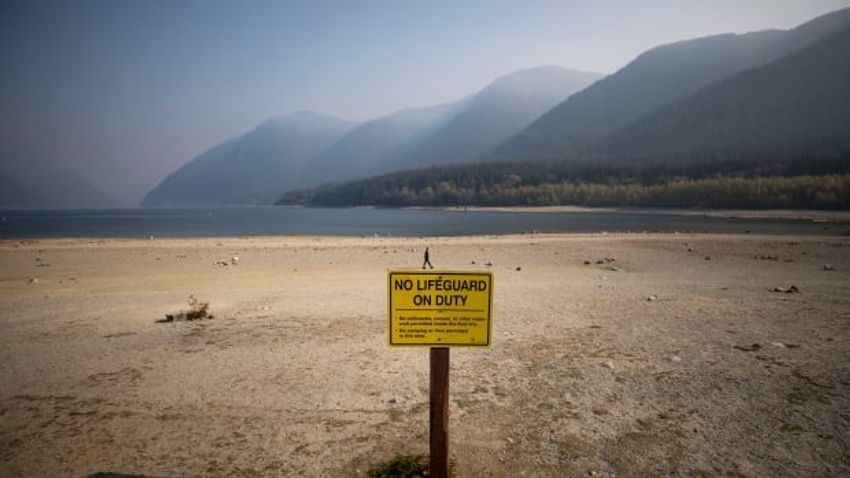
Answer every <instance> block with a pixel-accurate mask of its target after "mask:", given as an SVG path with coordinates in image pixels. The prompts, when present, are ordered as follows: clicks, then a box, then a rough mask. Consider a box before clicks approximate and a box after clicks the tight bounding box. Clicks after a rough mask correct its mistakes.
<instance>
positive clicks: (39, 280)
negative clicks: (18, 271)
mask: <svg viewBox="0 0 850 478" xmlns="http://www.w3.org/2000/svg"><path fill="white" fill-rule="evenodd" d="M27 282H29V283H30V284H38V283H39V282H41V279H39V278H38V277H30V280H29V281H27Z"/></svg>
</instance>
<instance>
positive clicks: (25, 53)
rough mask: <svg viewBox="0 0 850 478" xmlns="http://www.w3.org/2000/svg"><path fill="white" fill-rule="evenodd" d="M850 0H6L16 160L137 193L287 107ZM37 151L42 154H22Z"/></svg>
mask: <svg viewBox="0 0 850 478" xmlns="http://www.w3.org/2000/svg"><path fill="white" fill-rule="evenodd" d="M846 6H850V0H843V1H840V0H749V1H748V0H711V1H705V0H695V1H690V0H646V1H605V0H585V1H569V0H562V1H532V0H516V1H500V0H482V1H462V0H452V1H437V0H429V1H421V2H416V1H355V0H347V1H346V0H339V1H335V2H331V1H316V0H313V1H303V2H295V1H272V2H264V1H229V2H221V1H211V0H202V1H187V0H172V1H156V0H135V1H123V0H105V1H85V0H65V1H61V2H44V1H38V0H24V1H20V2H17V1H10V0H2V1H1V2H0V72H1V74H0V171H2V170H4V169H5V170H12V171H14V170H15V169H16V168H21V167H25V168H36V167H38V165H40V164H41V165H43V164H63V165H65V166H67V167H68V168H69V169H72V170H74V171H77V172H79V173H81V174H82V175H84V176H86V177H88V178H90V179H91V180H92V181H93V182H94V183H95V184H97V185H98V186H100V187H101V188H102V189H104V190H105V191H106V192H107V193H109V194H110V195H112V196H114V197H116V198H118V199H121V200H124V201H128V202H136V201H138V200H139V199H140V198H141V197H142V195H143V194H144V193H145V192H146V191H147V190H148V189H150V188H151V187H152V186H153V185H154V184H155V183H156V182H157V181H158V180H160V179H161V178H162V177H164V176H165V175H166V174H168V173H169V172H171V171H173V170H174V169H176V168H177V167H179V166H180V165H181V164H183V163H185V162H187V161H189V160H190V159H192V158H193V157H194V156H195V155H197V154H199V153H201V152H203V151H204V150H206V149H208V148H209V147H211V146H213V145H215V144H216V143H218V142H220V141H222V140H224V139H227V138H229V137H232V136H235V135H237V134H240V133H242V132H244V131H246V130H248V129H250V128H252V127H254V126H255V125H256V124H258V123H260V122H262V121H263V120H264V119H266V118H268V117H270V116H277V115H285V114H288V113H292V112H295V111H298V110H304V109H307V110H314V111H318V112H321V113H325V114H329V115H334V116H339V117H342V118H348V119H357V120H360V119H367V118H372V117H376V116H379V115H382V114H385V113H389V112H392V111H394V110H398V109H400V108H404V107H409V106H425V105H431V104H437V103H441V102H445V101H449V100H454V99H457V98H459V97H461V96H464V95H467V94H470V93H473V92H475V91H476V90H478V89H480V88H482V87H484V86H485V85H486V84H487V83H489V82H490V81H492V80H493V79H494V78H496V77H497V76H500V75H502V74H505V73H508V72H510V71H513V70H516V69H520V68H527V67H533V66H538V65H541V64H557V65H561V66H566V67H570V68H575V69H580V70H589V71H597V72H604V73H611V72H614V71H616V70H617V69H618V68H620V67H622V66H624V65H625V64H626V63H628V62H629V61H630V60H632V59H633V58H634V57H635V56H636V55H637V54H639V53H640V52H641V51H644V50H646V49H648V48H651V47H653V46H656V45H658V44H662V43H667V42H671V41H676V40H681V39H686V38H693V37H699V36H705V35H710V34H716V33H724V32H745V31H751V30H760V29H765V28H782V29H785V28H790V27H793V26H795V25H797V24H799V23H802V22H804V21H806V20H809V19H810V18H812V17H815V16H817V15H820V14H823V13H826V12H829V11H832V10H836V9H839V8H842V7H846ZM21 164H25V166H21Z"/></svg>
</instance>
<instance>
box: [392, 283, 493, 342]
mask: <svg viewBox="0 0 850 478" xmlns="http://www.w3.org/2000/svg"><path fill="white" fill-rule="evenodd" d="M394 275H406V276H410V275H429V276H430V275H441V276H460V275H463V276H487V277H489V278H490V287H488V289H487V343H484V344H469V343H462V344H457V343H447V342H439V343H425V344H401V343H394V342H393V329H392V327H393V324H392V321H393V292H392V283H393V276H394ZM493 285H494V284H493V272H492V271H427V272H425V271H420V270H415V269H414V270H409V271H406V270H396V271H389V273H388V274H387V343H388V344H389V345H390V346H391V347H471V348H476V347H489V346H490V343H491V342H492V341H493Z"/></svg>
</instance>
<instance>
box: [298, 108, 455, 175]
mask: <svg viewBox="0 0 850 478" xmlns="http://www.w3.org/2000/svg"><path fill="white" fill-rule="evenodd" d="M465 101H466V100H465V99H464V100H459V101H455V102H452V103H446V104H443V105H438V106H433V107H427V108H409V109H405V110H401V111H399V112H396V113H393V114H390V115H387V116H383V117H380V118H377V119H374V120H369V121H365V122H363V123H362V124H360V125H359V126H357V127H356V128H354V129H353V130H352V131H350V132H349V133H348V134H346V135H345V136H344V137H342V138H341V139H340V140H339V141H337V142H336V143H334V144H333V145H331V146H330V148H328V149H327V150H326V151H324V152H322V153H320V154H319V155H318V156H316V157H315V158H313V159H312V160H311V161H310V165H309V166H308V167H307V170H306V171H305V173H304V174H303V176H302V181H303V185H305V186H310V185H316V184H318V183H320V182H328V181H342V180H348V179H354V178H358V177H362V176H367V175H370V174H377V173H381V172H386V168H387V167H388V164H390V163H392V162H394V161H396V160H397V158H398V157H400V156H401V155H403V154H405V153H408V152H409V151H410V150H411V149H413V148H414V147H415V146H416V145H418V144H419V143H420V142H421V141H422V140H423V139H424V138H425V137H427V136H428V135H429V134H431V133H432V132H433V130H434V129H436V128H438V127H439V126H440V125H442V124H443V123H444V122H445V121H446V120H447V118H449V117H451V115H452V114H453V113H454V112H455V111H457V109H458V108H460V107H462V105H463V104H464V102H465Z"/></svg>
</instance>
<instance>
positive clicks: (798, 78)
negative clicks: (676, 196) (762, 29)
mask: <svg viewBox="0 0 850 478" xmlns="http://www.w3.org/2000/svg"><path fill="white" fill-rule="evenodd" d="M848 85H850V27H846V28H844V29H843V30H841V31H839V32H838V33H835V34H833V35H831V36H829V37H827V38H825V39H823V40H820V41H818V42H816V43H815V44H813V45H810V46H808V47H806V48H804V49H802V50H800V51H797V52H795V53H792V54H790V55H788V56H786V57H784V58H782V59H780V60H777V61H775V62H773V63H770V64H768V65H764V66H760V67H757V68H753V69H750V70H747V71H744V72H742V73H740V74H738V75H736V76H735V77H732V78H729V79H727V80H724V81H721V82H720V83H717V84H715V85H712V86H710V87H707V88H705V89H703V90H701V91H700V92H698V93H696V94H695V95H693V96H691V97H689V98H686V99H684V100H681V101H679V102H677V103H674V104H672V105H668V106H666V107H664V108H662V109H660V110H658V111H656V112H654V113H652V114H650V115H648V116H645V117H643V118H641V119H640V120H638V121H637V122H636V123H634V124H633V125H631V126H629V127H626V128H624V129H622V130H620V131H618V132H616V133H614V134H613V135H611V136H610V137H608V138H606V139H605V140H603V142H602V143H601V144H598V145H597V146H595V147H594V148H593V151H594V152H595V153H599V154H604V155H620V156H623V155H658V154H682V153H688V152H693V151H729V150H740V151H762V152H768V153H770V154H774V155H777V154H778V155H783V154H785V155H787V154H794V153H799V152H808V153H811V152H820V153H839V152H841V151H842V150H848V149H850V87H848Z"/></svg>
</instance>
